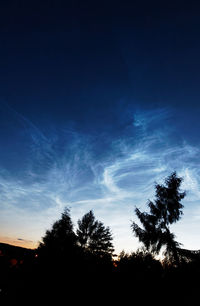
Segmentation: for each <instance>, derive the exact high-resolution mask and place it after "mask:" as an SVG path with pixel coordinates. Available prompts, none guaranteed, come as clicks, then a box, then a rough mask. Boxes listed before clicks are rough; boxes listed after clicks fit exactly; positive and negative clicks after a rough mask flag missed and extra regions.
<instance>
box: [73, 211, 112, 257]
mask: <svg viewBox="0 0 200 306" xmlns="http://www.w3.org/2000/svg"><path fill="white" fill-rule="evenodd" d="M77 236H78V241H79V244H80V245H81V247H82V248H84V249H85V250H87V251H89V252H91V253H93V254H95V255H101V256H103V255H108V254H109V255H111V254H112V252H113V251H114V249H113V244H112V239H113V238H112V234H111V232H110V228H109V227H105V226H104V225H103V223H102V222H100V221H98V220H96V219H95V216H94V213H93V211H91V210H90V211H89V212H88V213H86V214H85V215H84V216H83V217H82V219H81V220H78V229H77Z"/></svg>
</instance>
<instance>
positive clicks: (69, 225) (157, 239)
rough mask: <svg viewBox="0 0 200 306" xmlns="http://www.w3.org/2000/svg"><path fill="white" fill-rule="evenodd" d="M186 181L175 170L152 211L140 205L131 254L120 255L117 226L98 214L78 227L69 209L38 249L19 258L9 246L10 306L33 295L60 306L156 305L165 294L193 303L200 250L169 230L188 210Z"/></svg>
mask: <svg viewBox="0 0 200 306" xmlns="http://www.w3.org/2000/svg"><path fill="white" fill-rule="evenodd" d="M181 182H182V179H181V178H179V177H177V175H176V173H172V174H171V175H170V176H169V177H168V178H167V179H166V180H165V182H164V184H163V185H159V184H156V185H155V189H156V193H155V200H154V201H149V203H148V207H149V212H141V211H140V210H139V209H138V208H136V209H135V212H136V215H137V217H138V218H139V220H140V224H141V225H142V227H140V226H139V225H137V224H136V223H135V222H133V223H132V224H131V229H132V231H133V234H135V235H136V236H137V237H138V238H139V240H140V242H142V244H143V247H142V248H141V249H139V250H137V251H136V252H133V253H131V254H127V253H125V252H124V251H122V252H121V253H120V254H119V256H118V257H116V256H114V247H113V237H112V233H111V230H110V228H109V227H106V226H105V225H104V224H103V223H102V222H101V221H99V220H97V219H96V218H95V216H94V213H93V211H89V212H88V213H86V214H85V215H84V216H83V217H82V219H80V220H78V222H77V229H76V230H74V226H73V222H72V220H71V216H70V211H69V209H67V208H66V209H65V210H64V212H63V213H62V215H61V218H60V219H59V220H57V221H56V222H55V223H54V224H53V225H52V228H51V229H49V230H47V231H46V233H45V235H44V237H43V238H42V241H41V242H40V245H39V247H38V248H37V249H36V250H33V251H32V252H28V253H27V252H26V256H22V255H19V256H18V257H17V259H16V258H15V259H16V261H13V262H12V263H11V261H10V260H7V258H6V252H5V250H2V251H1V253H0V255H1V256H0V268H1V274H0V286H1V288H0V289H1V290H0V296H1V298H2V299H3V300H4V304H5V302H12V303H15V301H18V302H19V301H20V303H22V301H25V302H26V301H27V299H30V298H31V299H34V300H35V302H36V303H37V304H42V305H46V304H48V303H49V302H50V301H52V299H53V298H54V299H56V300H57V302H56V303H57V304H58V305H59V303H58V299H60V301H61V300H62V301H63V299H65V300H66V301H68V302H69V301H70V299H73V301H74V302H75V301H76V300H77V299H78V300H80V299H82V300H83V301H86V302H87V303H90V302H91V304H92V301H93V304H94V303H97V302H100V301H101V302H104V303H105V302H108V299H110V301H111V302H112V303H113V301H115V303H116V302H117V301H118V299H119V298H120V299H121V298H123V299H126V298H131V297H132V298H133V296H134V298H135V299H138V298H140V299H141V301H145V300H146V301H147V300H149V301H150V300H151V299H152V300H151V302H154V304H155V302H156V301H159V299H158V297H159V296H163V297H164V298H165V301H166V300H168V299H169V302H170V298H172V296H173V297H174V298H175V295H176V296H177V297H178V299H179V301H180V299H181V298H183V297H184V299H186V297H188V298H189V299H190V300H189V302H190V303H191V299H192V298H193V297H194V296H195V292H196V291H197V288H198V286H199V279H200V252H199V251H196V252H195V251H190V250H185V249H182V248H181V245H180V244H179V243H178V242H177V241H176V240H175V235H174V234H173V233H172V232H171V229H170V225H171V224H173V223H174V222H177V221H178V220H179V219H180V217H181V215H182V214H183V212H182V210H183V205H182V204H181V200H182V199H183V198H184V196H185V192H181V191H180V185H181ZM162 250H163V257H162V260H159V259H158V257H157V255H158V254H160V253H161V251H162ZM20 252H21V251H20ZM18 254H19V252H18ZM20 254H21V253H20ZM9 256H10V255H9ZM20 256H21V257H20ZM11 257H12V256H11ZM11 257H10V258H11ZM195 290H196V291H195ZM187 293H188V296H187ZM93 296H95V299H93V298H92V297H93ZM71 301H72V300H71ZM62 303H63V302H62ZM16 305H19V304H16Z"/></svg>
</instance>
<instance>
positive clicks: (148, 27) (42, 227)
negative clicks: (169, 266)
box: [0, 1, 200, 253]
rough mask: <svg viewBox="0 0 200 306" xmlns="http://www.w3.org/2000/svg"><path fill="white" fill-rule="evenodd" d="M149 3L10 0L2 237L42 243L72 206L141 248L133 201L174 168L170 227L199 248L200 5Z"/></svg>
mask: <svg viewBox="0 0 200 306" xmlns="http://www.w3.org/2000/svg"><path fill="white" fill-rule="evenodd" d="M148 3H149V2H147V3H143V4H141V5H136V4H133V3H132V4H131V3H129V2H126V1H122V2H117V3H116V2H113V4H111V2H110V3H109V4H108V3H104V2H103V1H102V2H101V4H95V3H94V2H90V3H89V2H87V1H86V2H84V3H83V2H82V1H76V3H74V1H67V4H66V3H65V4H63V3H61V2H59V1H58V2H57V1H56V2H55V4H53V3H51V4H50V3H49V2H46V3H45V1H42V3H40V4H38V5H37V4H36V3H35V2H32V1H29V2H28V3H25V2H24V3H19V2H18V1H14V2H13V3H11V2H10V3H6V4H0V6H1V9H0V20H1V23H0V39H1V48H0V80H1V81H0V147H1V150H0V241H1V242H7V243H12V244H16V245H21V246H26V247H31V248H35V247H37V245H38V241H40V240H41V238H42V236H43V235H44V233H45V231H46V230H47V229H49V228H51V226H52V224H53V222H54V221H56V220H57V219H58V218H59V217H60V215H61V213H62V212H63V210H64V208H65V207H66V206H67V207H69V208H70V213H71V217H72V220H73V222H74V226H75V228H76V224H77V220H78V219H79V218H81V217H82V216H83V215H84V214H85V213H86V212H88V211H89V210H91V209H92V210H93V211H94V214H95V216H96V218H97V219H99V220H100V221H102V222H104V224H105V225H106V226H109V227H110V228H111V231H112V233H113V237H114V246H115V252H116V253H119V252H120V251H122V250H123V249H124V250H125V251H127V252H131V251H135V250H136V249H137V248H138V247H139V246H140V244H139V243H138V240H137V239H136V238H135V237H134V236H133V234H132V232H131V227H130V226H131V221H132V220H134V221H136V222H138V220H137V218H136V216H135V214H134V209H135V206H137V207H139V208H140V209H141V210H147V201H148V199H151V200H153V199H154V186H155V182H157V183H163V181H164V179H165V178H166V177H167V176H168V175H170V174H171V173H172V172H173V171H176V172H177V174H178V175H179V176H181V177H183V183H182V189H183V190H186V192H187V194H186V197H185V199H184V200H183V204H184V211H183V212H184V215H183V217H182V219H181V220H180V221H179V222H177V224H175V225H173V226H172V229H173V231H174V233H175V234H176V237H177V240H178V241H179V242H181V243H182V244H183V247H184V248H188V249H200V244H199V234H200V169H199V160H200V139H199V130H200V121H199V117H200V104H199V99H200V92H199V83H200V74H199V71H200V61H199V53H200V44H199V36H200V19H199V13H200V6H199V5H198V4H197V3H195V5H193V4H192V2H190V4H188V5H187V6H185V5H184V4H183V3H181V2H176V1H174V2H173V5H171V4H169V3H168V4H167V5H165V6H164V4H162V3H160V4H155V6H154V4H152V3H151V5H149V4H148Z"/></svg>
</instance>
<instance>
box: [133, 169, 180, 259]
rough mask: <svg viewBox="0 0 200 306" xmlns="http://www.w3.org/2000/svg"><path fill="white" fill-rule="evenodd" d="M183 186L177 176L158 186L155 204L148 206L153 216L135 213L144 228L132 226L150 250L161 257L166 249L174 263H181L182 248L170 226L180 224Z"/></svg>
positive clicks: (171, 176) (172, 176)
mask: <svg viewBox="0 0 200 306" xmlns="http://www.w3.org/2000/svg"><path fill="white" fill-rule="evenodd" d="M181 182H182V178H179V177H177V175H176V172H174V173H172V174H171V175H170V176H169V177H168V178H167V179H166V180H165V185H159V184H156V186H155V189H156V198H155V201H154V202H152V201H149V203H148V207H149V209H150V212H149V213H146V212H141V211H140V210H139V209H138V208H136V209H135V213H136V215H137V217H138V218H139V220H140V222H141V224H142V226H143V228H141V227H139V226H138V225H137V224H136V223H135V222H133V223H132V230H133V232H134V234H135V235H136V236H137V237H138V238H139V240H140V241H141V242H142V243H143V244H144V246H145V248H146V249H147V250H149V251H151V252H152V253H155V254H159V252H160V250H161V248H162V247H164V248H165V252H164V254H165V256H166V257H168V258H169V260H170V261H174V262H177V261H178V259H179V257H178V254H177V249H178V248H179V246H180V244H179V243H178V242H177V241H175V235H174V234H173V233H171V231H170V225H171V224H172V223H175V222H177V221H178V220H179V219H180V217H181V215H182V214H183V211H182V209H183V205H182V204H181V203H180V201H181V200H182V199H183V198H184V197H185V192H181V191H180V185H181Z"/></svg>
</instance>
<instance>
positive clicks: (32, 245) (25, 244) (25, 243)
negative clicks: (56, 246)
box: [0, 236, 38, 249]
mask: <svg viewBox="0 0 200 306" xmlns="http://www.w3.org/2000/svg"><path fill="white" fill-rule="evenodd" d="M0 242H1V243H7V244H11V245H14V246H19V247H22V248H27V249H36V248H37V246H38V243H37V242H35V241H31V240H25V239H17V238H11V237H4V236H0Z"/></svg>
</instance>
